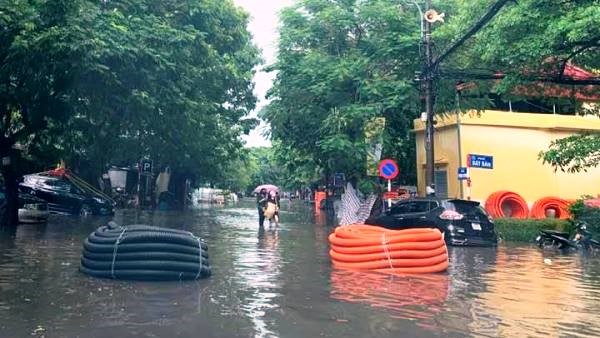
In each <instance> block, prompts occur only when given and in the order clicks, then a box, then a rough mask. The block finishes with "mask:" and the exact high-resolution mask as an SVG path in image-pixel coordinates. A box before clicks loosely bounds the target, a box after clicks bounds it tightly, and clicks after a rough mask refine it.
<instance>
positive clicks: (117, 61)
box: [0, 0, 259, 224]
mask: <svg viewBox="0 0 600 338" xmlns="http://www.w3.org/2000/svg"><path fill="white" fill-rule="evenodd" d="M247 21H248V17H247V14H246V13H245V12H243V11H242V10H241V9H239V8H237V7H235V6H234V5H233V3H232V2H231V1H230V0H226V1H216V0H207V1H202V2H198V1H191V0H188V1H175V0H167V1H160V2H156V1H151V0H142V1H128V0H121V1H117V0H114V1H83V0H80V1H42V0H39V1H23V0H6V1H3V2H2V3H0V23H1V24H2V27H3V28H4V29H3V30H1V31H0V42H2V45H1V47H0V58H1V60H2V67H1V68H0V92H1V93H0V97H1V99H0V100H1V101H0V120H1V123H2V124H1V125H0V127H1V129H2V134H1V135H0V145H1V148H0V149H1V151H2V153H1V154H0V155H2V156H3V157H5V156H7V154H8V153H9V152H10V151H11V149H12V148H13V146H14V145H15V144H17V143H20V144H21V145H25V146H27V147H28V151H27V153H26V154H25V155H27V156H28V157H32V158H33V159H34V160H35V159H37V160H40V159H43V160H44V161H48V162H50V161H51V162H50V163H56V161H57V160H58V158H54V159H50V158H48V157H49V156H48V154H52V155H55V156H57V157H60V158H65V159H66V160H67V162H71V163H80V164H85V165H86V166H88V167H92V168H93V169H92V171H95V172H96V173H100V172H101V170H103V169H104V166H105V165H106V164H109V163H114V162H115V161H116V162H126V163H135V162H137V161H138V160H139V159H140V158H142V157H151V158H152V159H154V160H155V163H157V164H168V165H170V166H171V167H172V168H173V169H175V170H177V169H180V170H182V171H187V172H190V171H192V172H195V173H197V174H198V176H200V177H202V178H203V179H205V180H219V179H222V178H223V174H222V173H223V168H225V167H226V166H227V165H228V161H230V160H233V159H235V158H236V156H237V155H239V149H241V146H242V143H241V140H240V137H239V136H240V135H241V134H242V133H244V132H247V130H248V129H249V127H250V126H251V124H252V121H251V120H244V119H242V118H243V117H244V116H245V115H246V114H247V113H248V112H249V111H250V110H251V109H253V108H254V105H255V101H256V98H255V97H254V95H253V93H252V90H253V84H252V82H251V79H252V75H253V69H254V67H255V66H256V65H257V64H258V63H259V58H258V50H257V48H256V47H255V46H254V45H253V44H252V43H251V38H250V34H249V33H248V31H247V30H246V25H247ZM5 27H6V28H5ZM48 162H45V163H43V164H42V165H48V164H49V163H48ZM3 174H4V177H5V181H6V186H7V190H8V191H10V192H11V193H9V200H11V201H13V200H14V201H16V176H17V173H16V172H15V169H14V168H13V167H10V168H8V167H7V168H4V170H3ZM11 203H12V205H11V209H12V210H13V212H11V213H10V215H12V217H16V216H15V215H16V204H14V203H13V202H11ZM15 220H16V218H13V219H11V220H9V223H13V224H14V223H15Z"/></svg>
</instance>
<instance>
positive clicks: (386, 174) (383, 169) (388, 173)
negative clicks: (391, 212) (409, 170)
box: [379, 158, 400, 208]
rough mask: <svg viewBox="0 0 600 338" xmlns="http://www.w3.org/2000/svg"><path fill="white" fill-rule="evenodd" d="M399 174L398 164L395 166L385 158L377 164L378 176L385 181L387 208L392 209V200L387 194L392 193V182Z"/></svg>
mask: <svg viewBox="0 0 600 338" xmlns="http://www.w3.org/2000/svg"><path fill="white" fill-rule="evenodd" d="M399 172H400V170H399V169H398V164H396V161H394V160H391V159H389V158H386V159H384V160H381V162H379V176H381V177H383V178H385V179H386V180H387V191H388V196H387V197H388V198H387V200H388V208H391V207H392V199H391V196H390V194H389V193H390V192H392V180H393V179H394V178H396V176H398V173H399Z"/></svg>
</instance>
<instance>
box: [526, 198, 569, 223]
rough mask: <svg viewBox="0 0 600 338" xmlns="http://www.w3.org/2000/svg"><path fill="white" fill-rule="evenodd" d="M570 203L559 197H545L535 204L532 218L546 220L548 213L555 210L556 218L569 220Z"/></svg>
mask: <svg viewBox="0 0 600 338" xmlns="http://www.w3.org/2000/svg"><path fill="white" fill-rule="evenodd" d="M569 205H570V203H569V201H567V200H564V199H562V198H558V197H544V198H540V199H539V200H537V201H536V202H535V203H533V206H532V207H531V218H538V219H542V218H546V211H547V210H549V209H553V210H554V211H555V215H556V218H560V219H567V218H569V217H571V213H570V212H569Z"/></svg>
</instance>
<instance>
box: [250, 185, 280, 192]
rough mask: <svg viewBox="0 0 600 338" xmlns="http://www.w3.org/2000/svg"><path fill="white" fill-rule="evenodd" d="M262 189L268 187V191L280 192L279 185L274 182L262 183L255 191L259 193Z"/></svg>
mask: <svg viewBox="0 0 600 338" xmlns="http://www.w3.org/2000/svg"><path fill="white" fill-rule="evenodd" d="M262 189H267V192H271V191H275V192H279V187H277V186H276V185H273V184H261V185H259V186H258V187H256V188H254V193H255V194H258V193H259V192H260V191H261V190H262Z"/></svg>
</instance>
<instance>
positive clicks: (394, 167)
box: [379, 158, 400, 180]
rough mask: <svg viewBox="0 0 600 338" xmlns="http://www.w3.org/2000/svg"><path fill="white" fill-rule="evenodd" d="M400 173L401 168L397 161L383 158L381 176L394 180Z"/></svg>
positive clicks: (380, 167) (380, 164)
mask: <svg viewBox="0 0 600 338" xmlns="http://www.w3.org/2000/svg"><path fill="white" fill-rule="evenodd" d="M399 173H400V169H398V164H396V161H394V160H392V159H389V158H386V159H385V160H381V162H379V176H381V177H383V178H385V179H386V180H393V179H394V178H396V176H398V174H399Z"/></svg>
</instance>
